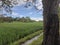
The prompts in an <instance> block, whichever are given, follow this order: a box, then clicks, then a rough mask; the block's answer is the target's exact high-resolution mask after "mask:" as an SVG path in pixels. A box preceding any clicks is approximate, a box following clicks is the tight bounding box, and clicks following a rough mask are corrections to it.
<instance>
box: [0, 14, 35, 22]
mask: <svg viewBox="0 0 60 45" xmlns="http://www.w3.org/2000/svg"><path fill="white" fill-rule="evenodd" d="M13 21H18V22H35V20H31V19H30V17H21V18H20V17H16V18H13V17H10V16H9V17H8V16H5V15H0V23H3V22H9V23H10V22H13Z"/></svg>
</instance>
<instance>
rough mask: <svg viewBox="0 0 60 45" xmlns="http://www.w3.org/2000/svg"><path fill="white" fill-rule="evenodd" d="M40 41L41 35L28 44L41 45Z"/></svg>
mask: <svg viewBox="0 0 60 45" xmlns="http://www.w3.org/2000/svg"><path fill="white" fill-rule="evenodd" d="M42 41H43V35H42V36H40V37H39V38H38V39H37V40H35V41H33V42H32V43H31V44H29V45H42Z"/></svg>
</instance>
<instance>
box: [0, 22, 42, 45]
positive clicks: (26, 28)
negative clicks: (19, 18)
mask: <svg viewBox="0 0 60 45" xmlns="http://www.w3.org/2000/svg"><path fill="white" fill-rule="evenodd" d="M42 29H43V28H42V22H33V23H22V22H13V23H1V24H0V45H8V44H9V43H12V42H14V41H16V40H19V39H21V38H23V37H25V36H27V35H29V34H32V33H34V32H36V31H38V30H42Z"/></svg>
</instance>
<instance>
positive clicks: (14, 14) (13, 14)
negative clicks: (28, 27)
mask: <svg viewBox="0 0 60 45" xmlns="http://www.w3.org/2000/svg"><path fill="white" fill-rule="evenodd" d="M12 16H13V17H23V15H20V14H19V13H16V12H12Z"/></svg>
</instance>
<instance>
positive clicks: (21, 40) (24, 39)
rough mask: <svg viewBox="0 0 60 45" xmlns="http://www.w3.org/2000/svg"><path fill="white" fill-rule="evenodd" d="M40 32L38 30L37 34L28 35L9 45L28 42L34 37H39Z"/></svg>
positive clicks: (19, 44)
mask: <svg viewBox="0 0 60 45" xmlns="http://www.w3.org/2000/svg"><path fill="white" fill-rule="evenodd" d="M42 31H43V30H40V31H37V32H35V33H33V34H30V35H28V36H26V37H24V38H22V39H20V40H18V41H15V42H14V43H11V44H10V45H21V44H22V43H24V42H26V41H27V40H30V39H31V38H33V37H35V36H37V35H40V34H41V33H42Z"/></svg>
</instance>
